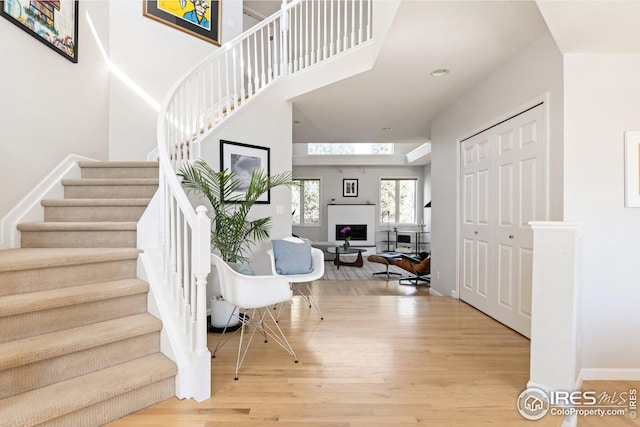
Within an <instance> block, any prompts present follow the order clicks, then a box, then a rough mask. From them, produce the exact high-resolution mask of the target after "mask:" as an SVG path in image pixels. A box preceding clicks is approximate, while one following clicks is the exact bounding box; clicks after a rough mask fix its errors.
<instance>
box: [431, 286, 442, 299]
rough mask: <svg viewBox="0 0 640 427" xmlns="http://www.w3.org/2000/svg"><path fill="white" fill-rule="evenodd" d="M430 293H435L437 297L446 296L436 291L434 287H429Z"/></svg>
mask: <svg viewBox="0 0 640 427" xmlns="http://www.w3.org/2000/svg"><path fill="white" fill-rule="evenodd" d="M429 295H433V296H435V297H443V296H444V295H442V294H441V293H440V292H438V291H436V290H435V289H433V288H429Z"/></svg>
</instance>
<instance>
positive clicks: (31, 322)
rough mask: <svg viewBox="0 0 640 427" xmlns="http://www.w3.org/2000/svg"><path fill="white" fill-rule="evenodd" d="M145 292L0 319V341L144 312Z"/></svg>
mask: <svg viewBox="0 0 640 427" xmlns="http://www.w3.org/2000/svg"><path fill="white" fill-rule="evenodd" d="M146 311H147V294H146V293H144V294H134V295H127V296H123V297H119V298H109V299H103V300H99V301H91V302H87V303H83V304H75V305H70V306H66V307H57V308H52V309H49V310H41V311H35V312H31V313H23V314H19V315H15V316H7V317H2V318H0V330H1V331H3V333H2V335H0V343H2V342H8V341H13V340H17V339H22V338H27V337H32V336H35V335H42V334H46V333H49V332H56V331H62V330H64V329H70V328H76V327H78V326H84V325H89V324H92V323H97V322H103V321H106V320H112V319H117V318H120V317H125V316H130V315H133V314H139V313H146Z"/></svg>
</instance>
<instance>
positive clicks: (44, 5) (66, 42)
mask: <svg viewBox="0 0 640 427" xmlns="http://www.w3.org/2000/svg"><path fill="white" fill-rule="evenodd" d="M0 15H2V16H3V17H4V18H6V19H7V20H9V22H11V23H12V24H14V25H15V26H17V27H18V28H20V29H21V30H23V31H24V32H26V33H27V34H29V35H31V36H33V37H34V38H36V39H37V40H39V41H40V42H41V43H43V44H44V45H46V46H48V47H50V48H51V49H53V50H54V51H55V52H57V53H59V54H60V55H62V56H64V57H65V58H67V59H68V60H69V61H71V62H78V0H50V1H41V0H39V1H36V0H4V1H0Z"/></svg>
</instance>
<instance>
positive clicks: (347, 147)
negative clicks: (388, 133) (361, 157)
mask: <svg viewBox="0 0 640 427" xmlns="http://www.w3.org/2000/svg"><path fill="white" fill-rule="evenodd" d="M307 154H312V155H335V154H338V155H340V154H342V155H349V154H393V143H392V142H384V143H379V144H376V143H371V142H357V143H346V144H307Z"/></svg>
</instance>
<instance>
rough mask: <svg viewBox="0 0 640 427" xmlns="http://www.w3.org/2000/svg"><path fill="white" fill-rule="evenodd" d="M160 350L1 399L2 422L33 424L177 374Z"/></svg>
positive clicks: (16, 425)
mask: <svg viewBox="0 0 640 427" xmlns="http://www.w3.org/2000/svg"><path fill="white" fill-rule="evenodd" d="M176 373H177V369H176V366H175V364H174V363H173V362H171V361H170V360H169V359H168V358H167V357H165V356H163V355H162V354H160V353H155V354H152V355H150V356H145V357H141V358H139V359H135V360H132V361H130V362H126V363H122V364H120V365H117V366H114V367H111V368H106V369H103V370H100V371H96V372H92V373H90V374H87V375H83V376H80V377H76V378H72V379H70V380H66V381H63V382H60V383H56V384H52V385H50V386H47V387H43V388H40V389H37V390H33V391H29V392H26V393H22V394H19V395H16V396H12V397H9V398H7V399H5V400H4V401H1V402H0V414H1V417H0V426H12V427H18V426H33V425H37V424H40V423H43V422H46V421H48V420H53V419H55V418H58V417H61V416H64V415H66V414H69V413H71V412H74V411H78V410H81V409H82V408H86V407H89V406H91V405H95V404H98V403H100V402H103V401H105V400H107V399H111V398H113V397H116V396H118V395H120V394H124V393H127V392H131V391H135V390H137V389H140V388H142V387H145V386H147V385H149V384H152V383H155V382H159V381H162V380H164V379H166V378H169V377H171V376H174V375H176Z"/></svg>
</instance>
